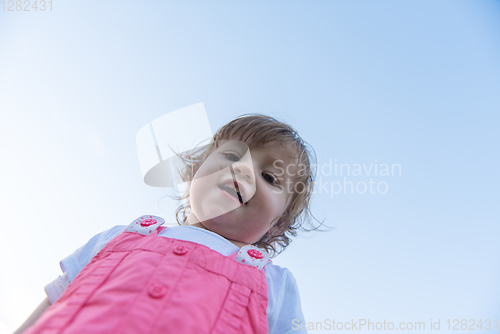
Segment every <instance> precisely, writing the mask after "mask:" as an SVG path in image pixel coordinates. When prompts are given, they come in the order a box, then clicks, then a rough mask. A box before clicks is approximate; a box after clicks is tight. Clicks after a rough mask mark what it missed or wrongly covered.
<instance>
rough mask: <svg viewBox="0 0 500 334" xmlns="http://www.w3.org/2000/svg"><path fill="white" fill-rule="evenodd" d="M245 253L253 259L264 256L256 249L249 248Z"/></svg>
mask: <svg viewBox="0 0 500 334" xmlns="http://www.w3.org/2000/svg"><path fill="white" fill-rule="evenodd" d="M247 253H248V255H250V256H251V257H253V258H254V259H262V258H263V257H264V255H262V253H261V252H259V251H258V250H256V249H249V250H248V251H247Z"/></svg>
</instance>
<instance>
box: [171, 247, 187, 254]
mask: <svg viewBox="0 0 500 334" xmlns="http://www.w3.org/2000/svg"><path fill="white" fill-rule="evenodd" d="M187 251H188V249H187V248H186V247H184V246H177V247H175V249H174V254H176V255H184V254H186V253H187Z"/></svg>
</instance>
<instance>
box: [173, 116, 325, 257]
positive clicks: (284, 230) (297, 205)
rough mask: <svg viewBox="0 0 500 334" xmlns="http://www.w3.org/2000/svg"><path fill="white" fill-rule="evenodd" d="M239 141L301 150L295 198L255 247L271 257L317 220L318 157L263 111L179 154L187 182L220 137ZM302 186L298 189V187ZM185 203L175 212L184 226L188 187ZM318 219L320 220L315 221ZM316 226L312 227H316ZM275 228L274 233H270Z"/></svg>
mask: <svg viewBox="0 0 500 334" xmlns="http://www.w3.org/2000/svg"><path fill="white" fill-rule="evenodd" d="M230 139H235V140H240V141H243V142H245V143H247V144H248V145H249V147H256V146H260V145H264V144H266V143H269V142H279V143H281V144H287V143H288V144H291V148H292V150H293V151H295V152H296V153H298V155H297V162H298V166H301V170H300V173H297V183H296V185H295V186H294V187H293V189H292V193H291V196H292V199H291V203H290V204H289V206H288V208H287V209H286V210H285V212H284V213H283V214H282V215H281V216H279V217H277V218H276V219H275V220H273V222H271V225H272V224H273V223H274V221H276V220H277V222H276V224H275V225H274V226H273V228H271V229H270V230H269V231H268V233H266V234H265V235H264V236H263V237H262V238H261V239H260V240H259V241H257V242H256V243H254V245H255V246H257V247H260V248H264V249H266V251H267V252H268V253H269V254H270V255H271V256H276V255H278V254H279V253H281V252H282V251H283V250H284V249H285V248H286V247H287V246H288V245H289V244H290V242H291V238H290V237H291V236H296V235H297V230H298V229H301V230H304V231H310V230H311V229H306V228H305V227H304V225H305V224H306V223H310V224H311V225H312V219H314V220H316V218H314V216H313V215H312V213H311V212H310V207H309V205H310V200H311V196H312V191H313V186H314V176H315V171H313V170H312V166H316V164H315V163H314V164H313V163H311V159H312V158H314V162H315V161H316V156H315V153H314V150H312V149H311V150H309V149H308V148H307V146H308V145H307V143H306V142H305V141H304V140H303V139H302V138H301V137H300V136H299V134H298V133H297V131H295V130H294V129H293V128H292V127H291V126H290V125H288V124H285V123H283V122H280V121H278V120H276V119H275V118H273V117H270V116H266V115H260V114H247V115H241V116H239V117H237V118H236V119H234V120H232V121H231V122H229V123H227V124H226V125H224V126H222V127H221V128H220V129H219V130H218V131H217V132H216V133H215V135H214V136H213V138H212V140H211V144H209V145H208V146H205V147H201V148H196V149H194V150H192V151H190V152H187V153H184V154H182V155H178V156H179V157H180V158H181V159H182V160H183V162H184V163H185V165H186V168H185V169H184V170H183V172H182V173H181V176H182V178H183V180H184V181H187V182H190V181H191V180H192V179H193V178H194V175H195V174H196V172H197V171H198V169H199V168H200V166H201V165H202V164H203V162H204V161H205V159H206V158H207V157H208V156H209V155H210V154H211V153H212V152H213V151H214V150H215V149H217V148H218V147H219V143H220V141H221V140H230ZM297 185H299V189H297ZM179 199H183V200H185V202H186V205H181V206H179V208H178V209H177V211H176V219H177V222H178V223H179V225H184V224H185V223H186V220H187V216H188V211H189V210H190V209H191V205H190V202H189V188H188V189H187V190H186V193H185V194H183V195H182V196H180V197H179ZM316 221H317V220H316ZM316 228H317V227H313V228H312V229H316ZM271 231H272V232H271Z"/></svg>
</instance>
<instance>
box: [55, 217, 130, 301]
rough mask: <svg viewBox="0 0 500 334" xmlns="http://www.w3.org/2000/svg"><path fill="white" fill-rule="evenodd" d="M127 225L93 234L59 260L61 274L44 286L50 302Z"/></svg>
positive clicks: (57, 297)
mask: <svg viewBox="0 0 500 334" xmlns="http://www.w3.org/2000/svg"><path fill="white" fill-rule="evenodd" d="M126 227H127V226H126V225H117V226H114V227H112V228H111V229H109V230H107V231H104V232H101V233H99V234H96V235H95V236H93V237H92V238H91V239H90V240H89V241H88V242H87V243H86V244H85V245H83V246H82V247H80V248H78V249H77V250H76V251H75V252H74V253H73V254H71V255H69V256H68V257H66V258H64V259H63V260H61V262H60V266H61V270H62V271H63V274H62V275H61V276H59V277H58V278H56V279H55V280H54V281H52V282H50V283H49V284H47V285H46V286H45V293H46V294H47V299H48V300H49V303H50V304H53V303H54V302H56V301H57V300H58V299H59V297H61V295H62V294H63V292H64V290H65V289H66V287H67V286H68V284H69V283H71V282H72V281H73V279H74V278H75V277H76V275H78V273H79V272H80V271H81V270H82V269H83V267H85V266H86V265H87V264H88V263H89V262H90V261H91V260H92V258H93V257H94V256H95V255H96V254H97V253H98V252H99V251H100V250H101V249H102V248H103V247H104V246H105V245H106V244H107V243H108V242H109V241H110V240H111V239H113V238H114V237H116V236H117V235H118V234H120V233H121V232H123V231H124V230H125V228H126Z"/></svg>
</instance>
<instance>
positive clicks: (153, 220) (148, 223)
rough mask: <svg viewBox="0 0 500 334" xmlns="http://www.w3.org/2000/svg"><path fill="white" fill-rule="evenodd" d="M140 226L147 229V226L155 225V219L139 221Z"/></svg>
mask: <svg viewBox="0 0 500 334" xmlns="http://www.w3.org/2000/svg"><path fill="white" fill-rule="evenodd" d="M140 224H141V226H144V227H148V226H151V225H154V224H156V219H153V218H148V219H144V220H143V221H141V223H140Z"/></svg>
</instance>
